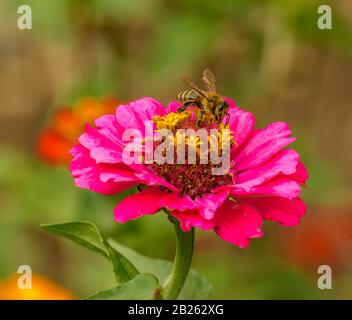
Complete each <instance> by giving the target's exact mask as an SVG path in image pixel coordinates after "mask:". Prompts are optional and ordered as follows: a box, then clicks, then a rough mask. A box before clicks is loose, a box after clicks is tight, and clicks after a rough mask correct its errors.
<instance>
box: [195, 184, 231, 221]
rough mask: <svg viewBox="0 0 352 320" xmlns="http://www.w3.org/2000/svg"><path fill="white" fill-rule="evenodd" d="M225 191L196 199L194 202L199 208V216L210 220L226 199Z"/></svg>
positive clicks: (226, 193) (226, 192)
mask: <svg viewBox="0 0 352 320" xmlns="http://www.w3.org/2000/svg"><path fill="white" fill-rule="evenodd" d="M228 194H229V192H228V191H227V190H225V191H223V192H218V193H208V194H205V195H204V196H202V197H197V198H196V199H195V200H194V202H195V204H196V206H197V207H199V211H200V215H201V216H202V217H203V218H204V219H206V220H211V219H213V218H214V216H215V213H216V211H217V210H218V208H219V207H220V206H221V205H222V204H223V203H224V201H225V200H226V198H227V197H228Z"/></svg>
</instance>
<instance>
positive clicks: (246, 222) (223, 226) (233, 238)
mask: <svg viewBox="0 0 352 320" xmlns="http://www.w3.org/2000/svg"><path fill="white" fill-rule="evenodd" d="M262 225H263V220H262V218H261V216H260V214H259V213H258V212H257V211H256V210H254V209H253V208H252V207H251V206H249V205H246V204H243V203H236V202H234V201H230V200H228V201H226V202H225V203H224V204H223V206H222V207H220V209H219V212H218V214H217V224H216V226H215V228H214V231H215V232H216V233H217V234H218V235H219V237H220V238H222V239H223V240H225V241H228V242H230V243H232V244H234V245H236V246H238V247H240V248H245V247H247V246H248V244H249V241H250V239H252V238H258V237H261V236H263V231H262V230H261V227H262Z"/></svg>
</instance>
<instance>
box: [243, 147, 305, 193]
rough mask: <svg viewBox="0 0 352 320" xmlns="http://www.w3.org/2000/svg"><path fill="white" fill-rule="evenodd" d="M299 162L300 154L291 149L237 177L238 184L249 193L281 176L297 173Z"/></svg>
mask: <svg viewBox="0 0 352 320" xmlns="http://www.w3.org/2000/svg"><path fill="white" fill-rule="evenodd" d="M298 161H299V154H298V153H297V152H296V151H294V150H291V149H286V150H282V151H281V152H279V153H278V154H277V155H276V156H275V157H274V158H272V159H270V160H269V161H268V162H266V163H265V164H263V165H261V166H259V167H257V168H254V169H248V170H247V171H244V172H243V173H240V174H238V175H236V184H239V185H240V186H241V187H242V188H243V189H244V190H246V191H249V190H250V189H251V188H253V186H258V185H260V184H262V183H263V182H266V181H268V180H270V179H272V178H273V177H275V176H277V175H279V174H282V175H290V174H293V173H295V172H296V171H297V165H298Z"/></svg>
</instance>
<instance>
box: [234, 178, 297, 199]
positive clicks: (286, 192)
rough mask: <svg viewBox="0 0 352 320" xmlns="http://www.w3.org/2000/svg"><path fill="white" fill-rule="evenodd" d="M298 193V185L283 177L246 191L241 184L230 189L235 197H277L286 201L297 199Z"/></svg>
mask: <svg viewBox="0 0 352 320" xmlns="http://www.w3.org/2000/svg"><path fill="white" fill-rule="evenodd" d="M300 192H301V187H300V185H299V184H298V183H297V182H296V181H294V180H291V179H289V178H287V177H285V176H277V177H275V178H273V179H271V180H269V181H268V182H265V183H263V184H261V185H259V186H254V187H252V188H251V189H250V190H246V189H245V188H243V187H242V185H241V184H236V185H234V186H233V187H231V189H230V193H231V194H232V195H236V196H253V195H255V196H277V197H283V198H288V199H292V198H296V197H298V195H299V194H300Z"/></svg>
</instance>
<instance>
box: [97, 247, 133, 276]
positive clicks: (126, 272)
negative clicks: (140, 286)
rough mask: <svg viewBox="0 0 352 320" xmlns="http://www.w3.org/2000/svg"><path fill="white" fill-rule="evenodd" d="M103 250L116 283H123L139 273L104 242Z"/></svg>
mask: <svg viewBox="0 0 352 320" xmlns="http://www.w3.org/2000/svg"><path fill="white" fill-rule="evenodd" d="M104 244H105V248H106V250H107V251H108V253H109V257H110V261H111V263H112V265H113V270H114V273H115V278H116V281H117V283H125V282H127V281H130V280H131V279H133V278H134V277H136V276H137V275H138V274H139V272H138V270H137V269H136V267H135V266H134V265H133V264H132V263H131V262H130V261H129V260H127V259H126V258H125V257H124V256H123V255H122V254H121V253H119V252H118V251H117V250H116V249H114V248H112V247H111V246H110V245H109V244H108V243H107V242H106V241H105V242H104Z"/></svg>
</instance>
